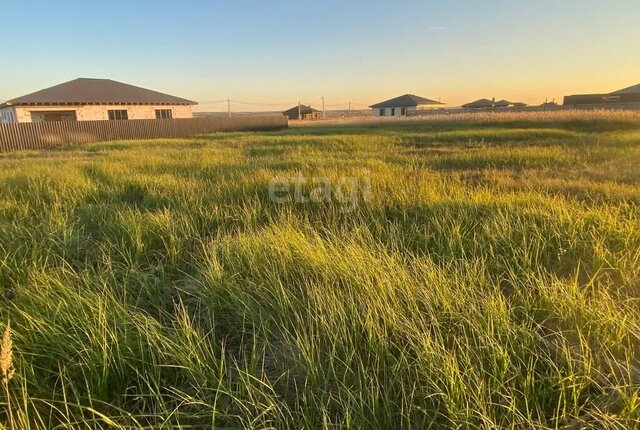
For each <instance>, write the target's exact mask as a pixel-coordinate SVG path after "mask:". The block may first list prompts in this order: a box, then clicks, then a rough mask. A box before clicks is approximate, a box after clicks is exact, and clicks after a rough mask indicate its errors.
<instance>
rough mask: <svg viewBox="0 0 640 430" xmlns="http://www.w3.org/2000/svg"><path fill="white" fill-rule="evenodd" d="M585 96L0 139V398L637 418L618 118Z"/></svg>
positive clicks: (637, 272)
mask: <svg viewBox="0 0 640 430" xmlns="http://www.w3.org/2000/svg"><path fill="white" fill-rule="evenodd" d="M589 115H591V116H589V117H588V118H586V117H585V118H583V117H581V116H580V115H576V116H575V117H566V116H563V117H560V116H558V117H553V116H549V117H545V116H542V117H540V118H533V117H531V118H526V117H518V118H515V117H507V118H502V119H498V118H495V117H491V116H488V117H487V118H484V119H476V120H473V119H468V120H465V121H442V122H438V121H424V122H418V121H409V122H406V123H405V122H398V123H386V124H379V125H360V126H358V125H354V126H350V127H347V126H343V127H322V128H304V129H291V130H287V131H282V132H272V133H255V134H249V133H247V134H216V135H212V136H202V137H198V138H193V139H185V140H171V141H160V140H158V141H144V142H111V143H103V144H94V145H87V146H77V147H73V148H63V149H57V150H50V151H41V152H36V151H34V152H21V153H13V154H5V155H2V156H0V285H1V286H2V288H3V291H2V296H1V298H0V303H1V306H0V321H1V324H2V325H0V329H1V330H3V331H4V326H5V325H6V323H7V321H9V320H10V327H11V334H12V340H13V364H14V367H15V374H14V375H13V378H12V379H10V380H8V381H5V384H4V388H5V389H6V390H5V391H4V393H3V394H0V396H1V397H0V398H1V399H2V402H3V404H4V406H5V407H4V408H3V409H4V413H3V414H2V419H3V420H4V421H5V422H6V423H9V424H10V425H11V426H12V428H13V429H22V428H56V427H57V428H86V429H93V428H97V427H99V428H166V429H168V428H197V429H204V428H211V429H213V428H247V429H258V428H277V429H285V428H291V429H303V428H305V429H315V428H354V429H398V428H415V429H421V428H429V427H431V428H464V429H466V428H469V429H475V428H480V429H495V428H514V429H521V428H575V429H579V428H594V427H597V428H619V429H625V428H634V427H638V426H640V120H639V119H638V118H637V116H636V117H634V116H625V115H604V114H602V115H596V116H593V115H592V114H589ZM274 178H276V179H274ZM285 179H288V180H289V181H290V184H295V185H292V186H291V187H290V188H289V191H288V192H287V191H285V190H284V188H282V183H283V181H284V180H285ZM274 181H275V182H277V183H278V184H279V185H278V187H281V188H279V189H278V192H277V197H278V199H279V200H280V202H276V201H274V199H273V193H272V192H270V191H272V187H273V186H274ZM278 181H279V182H278ZM304 181H306V182H304ZM319 183H320V184H324V185H325V186H324V187H320V191H321V192H320V195H321V197H322V198H318V184H319ZM324 191H327V193H324V194H323V192H324ZM5 352H6V351H5ZM1 359H2V357H0V360H1ZM3 361H5V362H6V356H4V360H3ZM7 392H8V396H7ZM9 404H10V407H6V406H9Z"/></svg>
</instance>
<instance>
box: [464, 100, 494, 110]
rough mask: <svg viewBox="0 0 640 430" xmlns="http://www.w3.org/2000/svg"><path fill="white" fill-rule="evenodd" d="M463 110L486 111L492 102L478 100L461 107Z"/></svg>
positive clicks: (491, 105)
mask: <svg viewBox="0 0 640 430" xmlns="http://www.w3.org/2000/svg"><path fill="white" fill-rule="evenodd" d="M462 107H463V108H464V109H487V108H492V107H493V100H489V99H480V100H476V101H474V102H471V103H467V104H464V105H462Z"/></svg>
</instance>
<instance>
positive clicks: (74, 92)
mask: <svg viewBox="0 0 640 430" xmlns="http://www.w3.org/2000/svg"><path fill="white" fill-rule="evenodd" d="M195 104H197V103H196V102H194V101H191V100H187V99H183V98H180V97H175V96H171V95H168V94H164V93H160V92H157V91H153V90H148V89H146V88H140V87H136V86H133V85H129V84H124V83H122V82H116V81H112V80H110V79H87V78H80V79H75V80H73V81H69V82H65V83H63V84H60V85H56V86H53V87H50V88H46V89H44V90H40V91H36V92H35V93H31V94H27V95H25V96H22V97H17V98H15V99H12V100H8V101H6V102H5V103H3V104H2V105H0V121H1V122H42V121H96V120H128V119H170V118H192V117H193V112H192V108H193V105H195Z"/></svg>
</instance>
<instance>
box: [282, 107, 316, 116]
mask: <svg viewBox="0 0 640 430" xmlns="http://www.w3.org/2000/svg"><path fill="white" fill-rule="evenodd" d="M282 115H284V116H286V117H287V118H289V119H318V117H319V116H320V111H319V110H317V109H314V108H312V107H311V106H305V105H298V106H294V107H292V108H291V109H287V110H286V111H284V112H282Z"/></svg>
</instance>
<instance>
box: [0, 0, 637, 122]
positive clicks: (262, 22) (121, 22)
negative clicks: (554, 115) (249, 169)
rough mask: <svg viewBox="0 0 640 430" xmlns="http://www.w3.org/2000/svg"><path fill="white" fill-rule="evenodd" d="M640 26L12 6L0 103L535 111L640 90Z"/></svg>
mask: <svg viewBox="0 0 640 430" xmlns="http://www.w3.org/2000/svg"><path fill="white" fill-rule="evenodd" d="M639 16H640V1H638V0H615V1H611V0H608V1H604V0H563V1H559V0H535V1H534V0H521V1H513V0H484V1H483V0H475V1H474V0H452V1H428V0H416V1H413V0H407V1H402V0H399V1H394V2H392V1H381V0H368V1H355V0H343V1H313V2H311V1H279V0H263V1H260V0H254V1H243V0H237V1H215V2H214V1H195V0H182V1H175V0H172V1H164V0H154V1H144V0H139V1H131V0H129V1H124V0H111V1H79V0H67V1H65V2H51V1H24V0H22V1H13V2H4V3H3V5H2V12H1V15H0V17H1V22H2V25H3V43H2V47H1V48H0V73H1V76H2V79H0V100H7V99H11V98H13V97H17V96H20V95H23V94H26V93H29V92H33V91H36V90H38V89H41V88H44V87H48V86H51V85H55V84H58V83H61V82H64V81H67V80H71V79H74V78H77V77H101V78H110V79H115V80H119V81H124V82H127V83H131V84H134V85H139V86H143V87H148V88H152V89H155V90H158V91H163V92H167V93H170V94H174V95H178V96H181V97H185V98H190V99H193V100H196V101H199V102H201V105H200V106H199V108H198V109H199V110H222V109H226V104H225V103H219V102H216V101H219V100H222V99H227V98H231V99H233V100H238V101H243V102H248V103H249V104H246V105H244V104H238V103H236V104H234V110H277V109H282V108H285V107H288V106H287V105H290V104H293V103H296V102H297V101H298V100H301V101H302V102H303V103H314V106H315V105H318V99H319V98H320V97H321V96H325V98H326V102H327V107H328V108H344V107H346V103H347V102H348V101H349V100H351V101H352V102H353V106H354V107H359V106H360V105H368V104H371V103H373V102H377V101H381V100H384V99H388V98H391V97H395V96H397V95H400V94H404V93H414V94H418V95H421V96H424V97H429V98H434V99H438V98H441V99H442V101H444V102H446V103H448V104H450V105H452V106H455V105H460V104H462V103H466V102H469V101H472V100H475V99H478V98H481V97H487V98H490V97H496V98H498V99H509V100H511V101H524V102H527V103H531V104H539V103H541V102H543V101H544V100H545V98H549V99H550V100H551V99H553V98H556V99H557V100H561V99H562V97H563V96H564V95H567V94H575V93H585V92H609V91H613V90H616V89H620V88H623V87H627V86H631V85H635V84H638V83H640V55H638V43H639V42H640V25H639V24H638V22H637V21H638V17H639ZM210 102H212V103H210ZM213 102H216V103H213Z"/></svg>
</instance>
